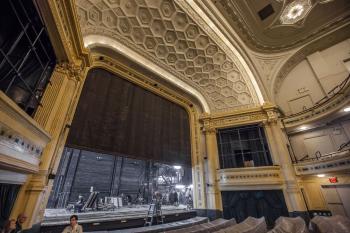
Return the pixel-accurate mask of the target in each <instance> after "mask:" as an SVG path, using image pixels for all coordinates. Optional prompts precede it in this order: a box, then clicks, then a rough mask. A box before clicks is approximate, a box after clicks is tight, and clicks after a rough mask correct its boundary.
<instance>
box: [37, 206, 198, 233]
mask: <svg viewBox="0 0 350 233" xmlns="http://www.w3.org/2000/svg"><path fill="white" fill-rule="evenodd" d="M148 207H149V206H148V205H134V206H130V207H121V208H118V209H116V210H114V211H94V212H86V213H78V214H77V215H78V217H79V224H80V225H82V226H83V228H84V232H85V231H86V232H88V231H105V230H117V229H126V228H135V227H142V226H143V225H144V223H145V217H146V215H147V211H148ZM72 214H74V213H72V212H70V211H67V210H65V209H46V210H45V216H44V220H43V222H42V224H41V232H45V233H56V232H57V233H58V232H62V230H63V228H64V227H65V226H67V225H68V224H69V216H71V215H72ZM162 214H163V216H164V218H163V220H164V223H169V222H174V221H180V220H185V219H189V218H192V217H195V216H196V211H194V210H187V209H186V206H184V205H179V206H170V205H164V206H162Z"/></svg>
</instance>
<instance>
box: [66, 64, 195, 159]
mask: <svg viewBox="0 0 350 233" xmlns="http://www.w3.org/2000/svg"><path fill="white" fill-rule="evenodd" d="M67 146H69V147H73V148H79V149H87V150H90V151H96V152H101V153H106V154H116V155H123V156H127V157H132V158H137V159H145V160H154V161H160V162H164V163H173V164H183V165H191V149H190V127H189V118H188V113H187V112H186V110H185V109H183V108H182V107H180V106H178V105H176V104H174V103H172V102H170V101H169V100H167V99H165V98H162V97H160V96H158V95H156V94H154V93H152V92H150V91H147V90H145V89H143V88H141V87H139V86H137V85H135V84H133V83H131V82H128V81H126V80H125V79H123V78H121V77H118V76H117V75H115V74H112V73H110V72H108V71H106V70H103V69H93V70H91V71H90V72H89V74H88V76H87V79H86V81H85V84H84V88H83V90H82V93H81V97H80V100H79V103H78V106H77V110H76V113H75V116H74V119H73V122H72V125H71V129H70V133H69V136H68V140H67Z"/></svg>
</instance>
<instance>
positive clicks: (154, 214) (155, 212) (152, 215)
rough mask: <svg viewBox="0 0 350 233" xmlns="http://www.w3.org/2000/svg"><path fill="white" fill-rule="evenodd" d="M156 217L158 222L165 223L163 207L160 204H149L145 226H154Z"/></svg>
mask: <svg viewBox="0 0 350 233" xmlns="http://www.w3.org/2000/svg"><path fill="white" fill-rule="evenodd" d="M154 219H155V222H156V223H157V224H161V223H163V215H162V208H161V205H160V204H150V205H149V208H148V212H147V216H146V219H145V225H144V226H152V224H153V220H154Z"/></svg>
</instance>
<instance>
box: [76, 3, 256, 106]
mask: <svg viewBox="0 0 350 233" xmlns="http://www.w3.org/2000/svg"><path fill="white" fill-rule="evenodd" d="M77 4H78V14H79V17H80V24H81V27H82V32H83V35H84V38H87V37H89V36H95V37H96V36H97V35H99V36H101V38H110V40H109V41H111V40H115V41H116V42H117V43H118V44H119V45H122V47H124V48H120V47H119V48H116V49H117V51H118V49H119V51H120V49H123V50H124V51H125V48H126V47H127V48H129V49H131V50H133V51H136V52H137V53H138V54H140V55H141V56H143V57H144V59H146V60H148V61H151V63H154V64H157V65H158V67H161V68H162V69H164V70H166V71H167V72H168V73H171V74H172V75H173V76H174V77H176V78H177V79H178V80H182V81H184V82H186V83H188V84H189V85H191V86H193V87H194V88H195V89H197V90H200V92H201V93H202V94H203V96H204V97H205V99H206V102H208V104H209V105H210V108H211V109H212V110H213V111H217V112H220V111H227V110H232V109H235V108H237V107H244V108H249V107H252V106H256V105H258V104H259V100H258V98H257V96H256V91H255V88H256V87H254V88H253V87H252V85H251V82H250V81H249V80H248V81H247V80H246V78H245V77H248V76H247V75H245V74H244V73H242V72H247V71H246V70H245V69H244V67H243V68H242V65H241V64H240V61H238V60H237V59H236V58H235V59H236V60H232V57H231V56H229V55H228V54H227V53H228V52H231V53H232V51H231V50H226V51H225V50H222V48H221V47H220V46H218V44H217V43H216V42H215V41H213V39H212V38H211V37H208V34H207V32H204V31H203V30H202V29H201V28H200V27H198V25H197V24H196V22H194V21H193V20H192V19H191V18H189V17H188V15H187V14H186V13H185V12H184V11H183V10H182V9H180V8H179V7H178V6H177V5H176V4H174V3H173V2H172V1H168V0H162V1H159V4H160V6H158V5H157V4H156V3H155V2H154V3H153V2H147V4H146V5H144V4H143V3H140V2H137V3H136V2H134V1H130V2H122V3H120V4H119V3H117V2H105V1H93V2H92V1H90V0H79V1H78V2H77ZM179 4H181V3H180V2H179ZM84 40H85V39H84ZM101 41H103V39H101V40H100V41H98V40H95V41H94V42H93V43H99V44H102V43H101ZM85 44H86V45H89V44H91V41H88V40H87V39H86V40H85ZM115 44H116V43H115ZM126 55H128V54H126ZM131 58H132V57H131ZM251 76H252V75H251Z"/></svg>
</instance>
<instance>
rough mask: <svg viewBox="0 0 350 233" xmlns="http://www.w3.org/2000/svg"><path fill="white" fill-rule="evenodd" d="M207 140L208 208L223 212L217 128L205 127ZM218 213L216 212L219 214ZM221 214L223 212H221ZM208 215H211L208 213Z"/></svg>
mask: <svg viewBox="0 0 350 233" xmlns="http://www.w3.org/2000/svg"><path fill="white" fill-rule="evenodd" d="M204 133H205V142H206V148H207V159H206V161H207V163H206V165H207V167H206V176H207V177H206V178H207V192H206V193H207V208H208V211H212V210H215V211H216V212H217V211H221V212H222V200H221V192H220V190H219V186H218V177H217V170H218V169H220V167H219V153H218V147H217V140H216V129H215V128H205V130H204ZM217 214H218V213H215V215H217ZM219 214H221V213H219ZM208 215H211V214H210V213H208Z"/></svg>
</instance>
